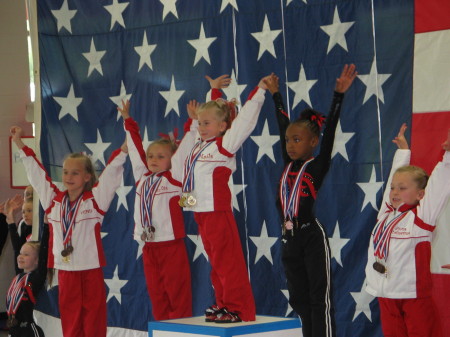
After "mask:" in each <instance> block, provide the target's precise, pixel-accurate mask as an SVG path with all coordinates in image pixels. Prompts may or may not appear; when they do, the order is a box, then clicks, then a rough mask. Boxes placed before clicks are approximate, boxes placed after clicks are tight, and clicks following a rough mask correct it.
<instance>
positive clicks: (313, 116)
mask: <svg viewBox="0 0 450 337" xmlns="http://www.w3.org/2000/svg"><path fill="white" fill-rule="evenodd" d="M299 120H308V121H311V122H313V123H315V124H317V126H318V127H319V129H320V128H322V126H323V124H324V123H325V117H324V116H323V115H322V114H321V113H320V112H318V111H316V110H313V109H305V110H303V111H302V112H301V113H300V118H299Z"/></svg>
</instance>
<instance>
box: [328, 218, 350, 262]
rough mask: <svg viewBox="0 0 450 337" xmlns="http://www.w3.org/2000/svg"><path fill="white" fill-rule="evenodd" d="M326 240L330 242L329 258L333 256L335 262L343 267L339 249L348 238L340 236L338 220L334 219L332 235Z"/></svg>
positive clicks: (340, 249)
mask: <svg viewBox="0 0 450 337" xmlns="http://www.w3.org/2000/svg"><path fill="white" fill-rule="evenodd" d="M328 241H329V242H330V248H331V258H333V257H334V259H335V260H336V262H337V263H339V265H340V266H341V267H343V265H342V260H341V251H342V248H344V246H345V245H346V244H347V243H348V242H349V241H350V239H343V238H341V232H340V230H339V222H337V221H336V227H335V228H334V232H333V236H332V237H331V238H328Z"/></svg>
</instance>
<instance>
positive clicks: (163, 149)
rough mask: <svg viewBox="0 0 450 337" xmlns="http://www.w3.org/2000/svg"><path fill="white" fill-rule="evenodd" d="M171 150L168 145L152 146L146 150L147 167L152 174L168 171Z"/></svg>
mask: <svg viewBox="0 0 450 337" xmlns="http://www.w3.org/2000/svg"><path fill="white" fill-rule="evenodd" d="M171 157H172V149H171V148H170V145H164V144H154V145H150V146H149V148H148V150H147V167H148V169H149V170H150V171H152V172H153V173H158V172H162V171H167V170H169V169H170V165H171V163H170V158H171Z"/></svg>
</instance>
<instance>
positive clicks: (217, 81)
mask: <svg viewBox="0 0 450 337" xmlns="http://www.w3.org/2000/svg"><path fill="white" fill-rule="evenodd" d="M205 78H206V79H207V80H208V82H209V85H210V86H211V89H222V88H228V86H229V85H230V83H231V78H230V76H229V75H226V74H225V75H222V76H219V77H217V78H211V77H209V76H208V75H206V76H205Z"/></svg>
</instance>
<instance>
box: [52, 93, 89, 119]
mask: <svg viewBox="0 0 450 337" xmlns="http://www.w3.org/2000/svg"><path fill="white" fill-rule="evenodd" d="M53 98H54V99H55V101H56V102H57V103H58V104H59V105H60V106H61V110H60V111H59V116H58V118H59V120H61V118H63V117H64V116H65V115H70V116H72V117H73V118H74V119H75V120H76V121H77V122H78V111H77V108H78V106H79V105H80V104H81V102H82V101H83V98H81V97H75V93H74V90H73V84H71V85H70V89H69V93H68V94H67V96H66V97H57V96H53Z"/></svg>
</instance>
